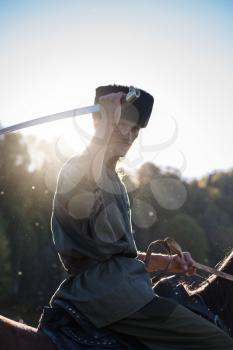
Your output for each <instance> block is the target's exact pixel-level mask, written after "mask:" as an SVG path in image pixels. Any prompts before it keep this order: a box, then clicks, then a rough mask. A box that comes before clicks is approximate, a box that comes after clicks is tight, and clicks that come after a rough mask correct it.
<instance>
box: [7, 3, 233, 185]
mask: <svg viewBox="0 0 233 350" xmlns="http://www.w3.org/2000/svg"><path fill="white" fill-rule="evenodd" d="M232 62H233V1H231V0H228V1H225V0H218V1H216V0H202V1H200V0H189V1H187V0H186V1H184V0H161V1H160V0H144V1H139V0H135V1H129V0H125V1H121V0H118V1H104V0H102V1H101V0H99V1H96V0H92V1H90V0H85V1H74V0H73V1H71V0H66V1H59V0H57V1H52V0H47V1H44V0H41V1H34V0H30V1H25V0H21V1H19V0H17V1H16V0H8V1H3V0H0V77H1V79H0V100H1V103H0V123H1V125H2V126H8V125H11V124H13V123H17V122H20V121H24V120H27V119H32V118H36V117H40V116H44V115H47V114H50V113H56V112H61V111H65V110H69V109H72V108H76V107H81V106H86V105H91V104H92V103H93V99H94V93H95V88H96V87H97V86H98V85H103V84H112V83H116V84H123V85H133V86H136V87H139V88H142V89H144V90H146V91H148V92H150V93H151V94H152V95H153V96H154V98H155V104H154V109H153V113H152V116H151V120H150V122H149V124H148V127H147V128H146V129H144V130H142V132H141V134H140V137H139V139H138V141H137V142H136V143H135V145H134V147H133V149H132V151H131V152H130V153H129V155H128V158H127V159H126V161H125V166H126V168H127V167H128V169H129V170H130V169H133V168H135V167H138V166H139V165H140V164H141V163H142V162H145V161H153V162H154V163H155V164H156V165H158V166H161V167H163V168H166V167H175V168H177V169H178V170H179V171H180V173H181V174H182V176H183V177H184V178H187V179H192V178H199V177H202V176H204V175H206V174H208V173H210V172H213V171H215V170H228V169H232V168H233V157H232V149H233V147H232V146H233V137H232V134H233V133H232V131H233V65H232ZM23 134H24V135H25V137H27V136H28V135H35V136H37V137H38V138H41V139H42V140H52V142H54V147H57V145H59V147H60V149H62V151H63V152H64V153H65V152H67V154H68V153H69V152H72V150H74V149H75V151H78V152H79V151H81V150H82V149H83V148H84V147H85V145H86V144H87V142H88V140H89V139H90V138H91V135H93V128H92V121H91V116H81V117H78V118H76V119H75V120H74V119H70V120H66V121H59V122H54V123H51V124H50V125H49V124H47V125H44V126H38V127H33V128H29V129H27V130H25V131H24V132H23ZM29 147H30V143H29ZM33 156H34V157H37V155H36V153H33Z"/></svg>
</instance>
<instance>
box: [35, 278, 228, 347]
mask: <svg viewBox="0 0 233 350" xmlns="http://www.w3.org/2000/svg"><path fill="white" fill-rule="evenodd" d="M153 289H154V292H155V295H157V296H160V297H166V298H170V299H173V300H175V301H176V302H177V303H179V304H181V305H183V306H184V307H186V308H188V309H189V310H191V311H192V312H195V313H196V314H198V315H200V316H202V317H204V318H206V319H207V320H208V321H210V322H212V323H214V324H215V325H216V326H217V327H219V328H221V329H222V330H223V331H225V332H226V333H227V334H229V330H228V328H227V327H226V325H225V324H224V322H223V321H222V320H221V319H220V318H219V316H218V315H217V314H215V313H213V312H212V311H211V310H209V309H208V307H207V306H206V304H205V302H204V300H203V298H202V297H201V296H200V295H192V296H190V295H189V294H188V293H187V292H186V290H185V288H184V287H183V285H182V284H179V283H178V280H177V277H176V276H172V277H168V278H165V279H163V280H161V281H160V282H158V283H157V284H156V285H155V286H154V288H153ZM38 329H39V330H41V331H42V332H44V333H45V334H47V335H48V336H49V337H50V339H51V340H52V341H53V343H54V344H55V345H56V347H57V349H58V350H103V349H105V350H148V348H147V347H146V346H145V345H144V344H142V343H141V342H140V341H139V340H138V339H136V338H134V337H132V336H128V335H127V336H125V335H122V334H119V333H116V332H112V331H110V330H107V329H105V328H101V329H99V328H96V327H95V326H94V325H93V324H92V323H91V322H90V321H89V320H88V319H87V318H86V317H85V316H84V315H83V314H82V313H81V312H80V311H79V310H77V308H76V307H74V305H72V304H71V303H70V302H67V301H65V300H61V299H56V300H55V301H54V306H53V307H45V308H44V311H43V313H42V316H41V319H40V322H39V326H38Z"/></svg>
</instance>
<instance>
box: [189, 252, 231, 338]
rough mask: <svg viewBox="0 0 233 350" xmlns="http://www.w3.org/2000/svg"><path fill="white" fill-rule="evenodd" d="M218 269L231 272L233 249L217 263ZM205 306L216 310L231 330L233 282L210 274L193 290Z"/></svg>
mask: <svg viewBox="0 0 233 350" xmlns="http://www.w3.org/2000/svg"><path fill="white" fill-rule="evenodd" d="M218 269H219V270H221V271H224V272H227V273H230V274H233V251H232V252H231V253H230V254H229V255H228V256H227V257H226V258H225V259H224V260H223V261H222V262H221V263H220V264H219V266H218ZM196 293H198V294H200V295H201V296H202V297H203V298H204V300H205V302H206V304H207V306H208V307H209V308H210V309H211V310H212V311H214V312H216V313H217V314H218V315H219V316H220V317H221V318H222V319H223V320H224V321H225V323H226V324H227V325H228V326H229V327H230V328H231V330H232V332H233V320H232V315H233V301H232V295H233V283H232V282H231V281H228V280H226V279H223V278H219V277H216V276H211V277H210V278H209V279H207V281H206V282H205V283H203V284H201V285H200V287H199V288H197V289H196V290H195V294H196Z"/></svg>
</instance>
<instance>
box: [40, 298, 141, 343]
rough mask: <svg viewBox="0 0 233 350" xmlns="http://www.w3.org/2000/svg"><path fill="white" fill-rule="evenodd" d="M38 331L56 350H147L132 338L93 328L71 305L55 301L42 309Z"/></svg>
mask: <svg viewBox="0 0 233 350" xmlns="http://www.w3.org/2000/svg"><path fill="white" fill-rule="evenodd" d="M38 329H39V330H40V331H42V332H43V333H45V334H47V335H48V336H49V337H50V339H51V340H52V342H53V343H54V344H55V345H56V347H57V349H58V350H104V349H105V350H148V348H147V347H146V346H145V345H143V344H142V343H140V342H139V341H138V340H137V339H136V338H134V337H131V336H128V335H127V336H125V335H122V334H118V333H116V332H114V333H113V332H111V331H109V330H106V329H103V328H101V329H99V328H96V327H95V326H94V325H93V324H92V323H91V322H90V321H89V320H88V319H87V318H86V317H85V316H84V315H83V314H82V313H81V312H80V311H78V310H77V308H75V307H74V306H73V305H72V304H71V303H69V302H67V301H64V300H61V299H56V300H55V301H54V306H53V307H45V308H44V310H43V313H42V315H41V318H40V321H39V326H38Z"/></svg>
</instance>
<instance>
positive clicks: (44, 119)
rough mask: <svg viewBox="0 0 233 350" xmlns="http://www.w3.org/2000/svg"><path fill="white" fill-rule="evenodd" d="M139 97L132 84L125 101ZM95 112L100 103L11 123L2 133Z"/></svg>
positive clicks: (138, 92)
mask: <svg viewBox="0 0 233 350" xmlns="http://www.w3.org/2000/svg"><path fill="white" fill-rule="evenodd" d="M139 97H140V90H138V89H135V88H134V87H133V86H130V87H129V92H128V94H127V95H126V97H125V102H126V103H132V102H133V101H135V100H136V99H137V98H139ZM95 112H100V105H99V104H96V105H92V106H87V107H81V108H75V109H70V110H69V111H65V112H59V113H55V114H50V115H46V116H44V117H39V118H36V119H32V120H28V121H26V122H22V123H18V124H14V125H11V126H8V127H5V128H1V129H0V135H4V134H8V133H10V132H13V131H17V130H21V129H25V128H28V127H29V126H34V125H39V124H44V123H49V122H53V121H55V120H60V119H66V118H72V117H77V116H78V115H84V114H89V113H95Z"/></svg>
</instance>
